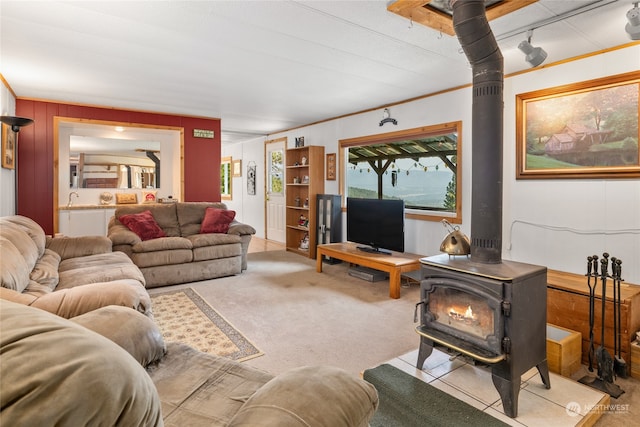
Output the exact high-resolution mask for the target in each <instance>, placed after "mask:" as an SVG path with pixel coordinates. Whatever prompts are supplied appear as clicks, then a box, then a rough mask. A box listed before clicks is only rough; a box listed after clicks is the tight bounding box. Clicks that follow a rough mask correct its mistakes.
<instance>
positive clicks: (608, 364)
mask: <svg viewBox="0 0 640 427" xmlns="http://www.w3.org/2000/svg"><path fill="white" fill-rule="evenodd" d="M598 260H599V258H598V256H597V255H593V256H589V257H587V274H586V276H587V286H588V287H589V355H588V360H589V371H590V372H593V361H594V357H595V361H596V365H597V368H598V373H597V377H595V378H594V377H592V376H589V375H587V376H585V377H583V378H581V379H580V382H581V383H582V384H586V385H588V386H591V387H593V388H596V389H598V390H600V391H603V392H605V393H607V394H609V395H610V396H611V397H613V398H618V397H619V396H620V395H621V394H622V393H624V390H622V389H621V388H620V387H619V386H618V385H616V384H614V378H615V377H616V376H618V377H621V378H626V377H627V364H626V362H625V361H624V359H623V358H622V350H621V349H622V339H621V336H620V335H621V333H620V331H621V328H622V325H621V322H620V306H621V299H622V298H621V295H620V283H621V282H622V280H623V279H622V277H621V276H622V260H620V259H617V258H616V257H611V274H609V254H608V253H606V252H605V253H603V254H602V259H600V263H599V264H600V268H599V269H598ZM598 270H600V272H598ZM609 278H610V279H611V280H612V288H613V350H614V356H613V357H612V356H611V354H610V353H609V351H608V350H607V349H606V348H605V346H604V330H605V303H606V299H607V279H609ZM598 279H600V281H601V284H602V285H601V286H602V315H601V317H602V318H601V328H600V346H599V347H598V348H597V349H595V343H594V326H595V325H594V324H595V303H596V287H597V285H598Z"/></svg>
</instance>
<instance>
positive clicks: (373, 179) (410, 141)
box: [340, 122, 462, 223]
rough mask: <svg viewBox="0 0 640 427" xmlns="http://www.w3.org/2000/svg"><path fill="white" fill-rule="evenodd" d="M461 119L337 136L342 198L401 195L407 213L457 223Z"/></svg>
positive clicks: (411, 216) (389, 197)
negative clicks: (420, 126)
mask: <svg viewBox="0 0 640 427" xmlns="http://www.w3.org/2000/svg"><path fill="white" fill-rule="evenodd" d="M461 128H462V125H461V123H460V122H456V123H448V124H442V125H435V126H427V127H422V128H417V129H410V130H405V131H399V132H391V133H386V134H379V135H372V136H367V137H362V138H354V139H349V140H342V141H340V156H341V159H340V164H341V165H342V170H343V171H344V172H345V173H344V174H343V175H344V177H345V182H344V183H342V184H341V188H342V189H343V192H344V193H343V194H345V195H346V197H361V198H382V199H402V200H404V202H405V212H406V216H407V217H408V218H414V219H425V220H440V219H443V218H446V219H447V220H448V221H450V222H454V223H460V222H461V220H462V218H461V212H462V209H461V203H460V202H461V196H460V195H461V194H462V193H461V190H460V187H461V186H460V183H461V179H460V176H461V174H460V153H461V141H460V134H461Z"/></svg>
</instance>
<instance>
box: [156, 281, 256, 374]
mask: <svg viewBox="0 0 640 427" xmlns="http://www.w3.org/2000/svg"><path fill="white" fill-rule="evenodd" d="M151 300H152V301H153V317H154V319H155V321H156V323H157V324H158V326H159V327H160V330H161V331H162V336H163V337H164V339H165V341H178V342H181V343H184V344H188V345H190V346H191V347H194V348H197V349H198V350H200V351H202V352H204V353H210V354H216V355H218V356H223V357H226V358H229V359H232V360H236V361H239V362H242V361H245V360H249V359H252V358H254V357H258V356H261V355H263V354H264V353H262V352H261V351H260V350H258V348H256V346H255V345H253V344H252V343H251V342H250V341H249V340H248V339H247V338H245V336H244V335H242V334H241V333H240V332H239V331H238V330H236V329H235V328H234V327H233V325H231V324H230V323H229V322H228V321H227V320H226V319H225V318H224V317H222V316H221V315H220V314H219V313H218V312H217V311H215V310H214V309H213V308H212V307H211V306H210V305H209V304H207V303H206V301H205V300H204V299H202V297H201V296H200V295H198V293H197V292H196V291H194V290H193V289H191V288H186V289H180V290H177V291H170V292H164V293H160V294H154V295H151Z"/></svg>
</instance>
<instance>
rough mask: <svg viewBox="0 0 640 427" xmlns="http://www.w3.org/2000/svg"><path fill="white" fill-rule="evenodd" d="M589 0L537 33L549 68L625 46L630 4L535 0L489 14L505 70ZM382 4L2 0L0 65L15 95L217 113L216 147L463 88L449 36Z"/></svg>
mask: <svg viewBox="0 0 640 427" xmlns="http://www.w3.org/2000/svg"><path fill="white" fill-rule="evenodd" d="M516 1H517V0H516ZM592 3H594V4H596V5H597V6H599V7H597V8H596V9H594V10H592V11H589V12H585V13H583V14H581V15H578V16H575V17H571V18H567V19H565V20H563V21H561V22H557V23H552V24H549V25H546V26H543V27H541V28H538V29H536V30H535V31H534V33H533V38H532V44H533V45H534V46H541V47H543V48H544V49H545V50H546V51H547V52H548V54H549V56H548V58H547V61H546V62H545V64H549V63H553V62H555V61H559V60H563V59H566V58H571V57H575V56H578V55H582V54H587V53H591V52H596V51H600V50H603V49H607V48H611V47H615V46H620V45H623V44H626V43H629V42H630V40H629V38H628V36H627V34H626V33H625V31H624V26H625V24H626V22H627V19H626V16H625V15H626V12H627V11H628V10H629V9H631V7H632V6H633V4H632V2H631V1H624V0H618V1H613V0H601V1H593V0H590V1H580V0H570V1H564V0H540V1H539V2H537V3H534V4H533V5H530V6H527V7H525V8H523V9H520V10H518V11H516V12H513V13H511V14H508V15H506V16H504V17H502V18H498V19H496V20H493V21H491V27H492V29H493V32H494V34H495V36H496V38H497V39H498V40H499V45H500V48H501V50H502V53H503V55H504V58H505V74H509V73H513V72H517V71H520V70H524V69H527V68H528V65H527V64H526V63H525V62H524V55H523V54H522V53H521V52H520V51H519V50H518V49H517V45H518V44H519V43H520V42H521V41H522V40H524V39H526V36H527V33H526V32H527V30H528V29H529V28H531V27H532V26H536V23H539V22H541V21H544V20H547V19H549V18H552V17H554V16H557V15H560V14H563V13H565V12H567V11H569V10H572V9H576V8H578V7H582V6H585V5H589V4H592ZM386 6H387V2H385V1H42V2H35V1H24V0H21V1H14V0H0V16H1V18H0V38H1V42H0V72H1V73H2V75H3V76H4V78H5V80H6V81H7V82H8V83H9V85H10V86H11V88H12V89H13V91H14V92H15V94H16V95H17V96H18V97H24V98H38V99H47V100H55V101H62V102H69V103H83V104H91V105H101V106H111V107H118V108H123V109H135V110H144V111H158V112H166V113H173V114H179V115H195V116H205V117H217V118H221V119H222V131H223V141H224V142H235V141H241V140H246V139H248V138H254V137H256V136H257V135H266V134H269V133H274V132H276V131H279V130H284V129H289V128H294V127H298V126H301V125H305V124H309V123H313V122H317V121H321V120H325V119H329V118H333V117H337V116H341V115H345V114H350V113H354V112H358V111H363V110H368V109H372V108H380V107H384V106H386V105H390V104H393V103H397V102H400V101H403V100H407V99H411V98H414V97H419V96H422V95H427V94H429V93H433V92H436V91H440V90H443V89H447V88H451V87H456V86H459V85H464V84H468V83H470V81H471V71H470V69H469V66H468V63H467V60H466V57H465V55H464V54H463V53H461V50H460V45H459V43H458V40H457V38H456V37H451V36H447V35H444V34H440V33H439V32H438V31H435V30H433V29H430V28H427V27H424V26H422V25H420V24H415V23H414V24H412V23H411V21H409V20H407V19H405V18H402V17H400V16H398V15H395V14H393V13H391V12H388V11H387V10H386ZM518 29H520V30H521V31H520V32H519V33H518V34H517V35H513V36H510V37H507V38H504V37H502V35H504V34H506V33H509V32H512V31H513V30H518ZM3 113H4V112H3Z"/></svg>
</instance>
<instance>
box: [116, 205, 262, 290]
mask: <svg viewBox="0 0 640 427" xmlns="http://www.w3.org/2000/svg"><path fill="white" fill-rule="evenodd" d="M207 208H212V209H219V210H225V211H226V209H227V207H226V205H225V204H223V203H206V202H184V203H167V204H149V205H135V206H133V205H132V206H126V205H123V206H119V207H118V208H116V211H115V215H114V216H113V218H112V219H111V220H110V222H109V227H108V231H107V237H109V239H111V241H112V242H113V250H114V251H121V252H124V253H125V254H127V255H128V256H129V257H130V258H131V260H132V261H133V262H134V263H135V264H136V265H137V266H138V267H139V268H140V270H141V271H142V274H143V275H144V277H145V280H146V286H147V288H153V287H158V286H166V285H174V284H178V283H187V282H194V281H199V280H207V279H213V278H217V277H223V276H231V275H234V274H240V273H241V272H242V270H245V269H246V268H247V251H248V249H249V242H250V241H251V236H252V235H253V234H255V232H256V230H255V229H254V228H253V227H251V226H250V225H247V224H242V223H240V222H238V221H236V220H233V221H232V222H231V223H230V224H229V227H228V231H227V232H225V233H201V227H202V222H203V218H204V217H205V213H206V212H207ZM145 211H149V212H150V213H151V215H152V216H153V220H155V223H156V224H157V226H158V227H159V229H160V232H161V234H160V235H162V237H155V238H147V239H146V240H145V239H143V238H142V237H141V235H140V234H136V232H134V231H132V230H131V229H130V228H128V227H127V226H125V225H124V224H123V223H122V222H121V221H120V220H119V218H122V216H125V215H138V216H139V215H140V214H142V213H144V212H145ZM229 212H231V211H229ZM143 237H148V236H143Z"/></svg>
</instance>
